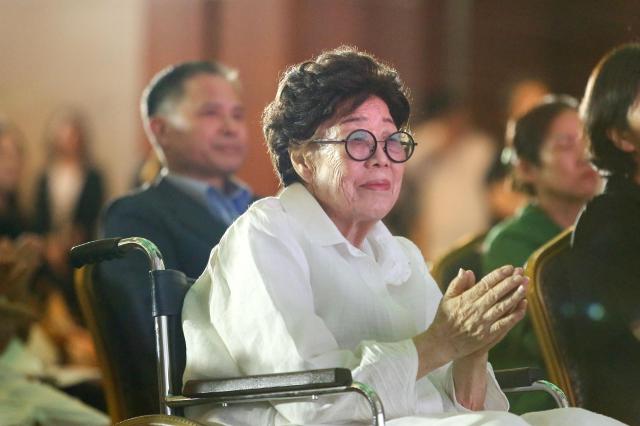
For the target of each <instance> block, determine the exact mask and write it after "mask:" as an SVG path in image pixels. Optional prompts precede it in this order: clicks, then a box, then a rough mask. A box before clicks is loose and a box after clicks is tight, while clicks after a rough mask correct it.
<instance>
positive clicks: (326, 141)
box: [309, 129, 418, 163]
mask: <svg viewBox="0 0 640 426" xmlns="http://www.w3.org/2000/svg"><path fill="white" fill-rule="evenodd" d="M356 132H367V133H369V135H371V137H372V138H373V149H372V150H371V153H370V154H369V156H368V157H367V158H363V159H358V158H354V157H353V156H352V155H351V153H350V152H349V150H348V149H347V142H349V137H350V136H351V135H353V134H354V133H356ZM397 133H402V134H405V135H407V136H408V137H409V139H410V140H411V143H410V144H409V146H410V147H411V149H410V151H409V153H408V154H407V158H405V159H404V160H402V161H398V160H396V159H394V158H391V156H390V155H389V152H388V151H387V141H388V140H389V139H390V137H391V136H393V135H395V134H397ZM309 142H312V143H318V144H339V143H342V144H344V150H345V151H346V152H347V155H348V156H349V158H351V159H352V160H353V161H367V160H369V159H370V158H372V157H373V156H374V155H375V154H376V151H377V150H378V143H379V142H384V146H383V147H382V151H384V154H385V155H386V156H387V158H388V159H389V160H390V161H391V162H393V163H405V162H407V161H408V160H409V159H410V158H411V156H412V155H413V153H414V151H415V149H416V146H417V145H418V143H417V142H416V141H415V140H414V139H413V136H412V135H411V133H409V132H405V131H404V130H397V131H395V132H393V133H391V134H390V135H389V136H387V138H386V139H385V140H383V141H379V140H378V139H376V136H375V135H374V134H373V133H371V132H370V131H369V130H367V129H355V130H354V131H352V132H350V133H349V134H348V135H347V137H346V138H344V139H341V140H331V139H312V140H310V141H309ZM403 145H407V144H404V143H403Z"/></svg>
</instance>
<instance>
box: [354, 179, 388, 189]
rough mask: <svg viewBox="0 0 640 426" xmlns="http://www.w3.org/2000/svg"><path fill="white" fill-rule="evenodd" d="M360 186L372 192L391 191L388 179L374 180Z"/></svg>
mask: <svg viewBox="0 0 640 426" xmlns="http://www.w3.org/2000/svg"><path fill="white" fill-rule="evenodd" d="M360 186H361V187H362V188H365V189H369V190H372V191H388V190H389V189H391V182H389V180H388V179H376V180H370V181H367V182H365V183H364V184H362V185H360Z"/></svg>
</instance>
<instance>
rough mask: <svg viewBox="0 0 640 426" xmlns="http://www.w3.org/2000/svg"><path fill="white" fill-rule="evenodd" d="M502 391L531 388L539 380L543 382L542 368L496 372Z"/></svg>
mask: <svg viewBox="0 0 640 426" xmlns="http://www.w3.org/2000/svg"><path fill="white" fill-rule="evenodd" d="M494 374H495V376H496V380H497V381H498V384H499V385H500V389H511V388H521V387H525V386H531V385H532V384H533V383H535V382H536V381H538V380H542V379H543V378H544V377H543V374H542V370H541V369H540V368H535V367H523V368H511V369H507V370H496V371H494Z"/></svg>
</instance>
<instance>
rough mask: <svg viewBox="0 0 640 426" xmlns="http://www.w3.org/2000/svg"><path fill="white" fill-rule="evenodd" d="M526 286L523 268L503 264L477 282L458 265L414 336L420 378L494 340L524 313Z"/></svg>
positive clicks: (479, 350)
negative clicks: (426, 324) (424, 327)
mask: <svg viewBox="0 0 640 426" xmlns="http://www.w3.org/2000/svg"><path fill="white" fill-rule="evenodd" d="M527 285H528V279H527V278H526V277H525V276H524V275H523V271H522V268H514V267H513V266H503V267H501V268H498V269H496V270H494V271H493V272H491V273H490V274H488V275H487V276H485V277H484V278H483V279H482V280H481V281H480V282H478V283H477V284H475V276H474V274H473V272H472V271H464V270H462V269H461V270H460V273H459V274H458V276H457V277H456V278H455V279H454V280H453V281H452V282H451V284H450V285H449V288H448V289H447V291H446V293H445V294H444V296H443V298H442V300H441V301H440V305H439V306H438V310H437V312H436V316H435V318H434V320H433V322H432V323H431V325H430V326H429V328H428V329H427V330H426V331H424V332H423V333H421V334H419V335H417V336H416V337H414V338H413V341H414V343H415V345H416V349H417V350H418V358H419V367H418V377H422V376H423V375H425V374H427V373H429V372H430V371H432V370H434V369H436V368H438V367H440V366H442V365H444V364H446V363H447V362H449V361H452V360H456V359H460V358H463V357H466V356H468V355H471V354H474V353H483V352H487V351H488V350H489V349H490V348H491V347H493V346H494V345H495V344H496V343H498V342H499V341H500V340H501V339H502V338H503V337H504V336H505V335H506V333H507V332H508V331H509V330H511V328H513V326H514V325H515V324H516V323H517V322H518V321H520V320H521V319H522V318H523V317H524V314H525V310H526V299H525V295H526V287H527Z"/></svg>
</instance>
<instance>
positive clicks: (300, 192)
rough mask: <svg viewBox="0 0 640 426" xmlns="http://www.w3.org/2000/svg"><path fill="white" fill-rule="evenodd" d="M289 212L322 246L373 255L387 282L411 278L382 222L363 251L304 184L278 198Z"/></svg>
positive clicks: (401, 252)
mask: <svg viewBox="0 0 640 426" xmlns="http://www.w3.org/2000/svg"><path fill="white" fill-rule="evenodd" d="M278 198H279V199H280V202H281V203H282V206H283V207H284V209H285V211H286V212H287V213H288V214H289V215H291V216H292V217H293V218H294V219H295V220H296V221H297V222H299V223H301V224H302V225H303V226H304V230H305V233H306V235H307V237H308V238H309V239H310V240H311V241H312V242H314V243H316V244H318V245H321V246H331V245H338V244H344V245H345V246H346V247H347V250H348V251H349V253H350V254H351V255H353V256H354V257H361V256H367V255H369V256H371V257H372V258H373V259H374V260H375V262H376V263H378V265H380V268H381V269H382V270H383V271H384V275H385V276H384V279H385V282H386V283H388V284H392V285H399V284H402V283H403V282H405V281H406V280H407V279H409V276H410V275H411V266H410V264H409V258H408V257H407V254H406V253H405V251H404V249H403V248H402V246H401V245H400V243H399V242H398V240H397V239H396V238H395V237H394V236H393V235H391V232H389V229H388V228H387V227H386V226H385V225H384V223H382V221H378V222H377V223H376V224H375V225H374V226H373V228H372V229H371V231H369V233H368V234H367V236H366V237H365V241H364V242H363V249H364V250H361V249H360V248H357V247H355V246H354V245H353V244H351V242H350V241H349V240H347V239H346V238H345V236H344V235H342V233H341V232H340V230H338V227H337V226H336V225H335V223H333V221H332V220H331V219H330V218H329V216H328V215H327V213H326V212H325V211H324V209H323V208H322V206H321V205H320V203H318V200H316V198H315V197H314V196H313V195H312V194H311V193H310V192H309V191H308V190H307V188H305V186H304V185H302V184H301V183H293V184H291V185H289V186H287V187H286V188H284V189H283V190H282V192H281V193H280V194H279V195H278Z"/></svg>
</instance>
